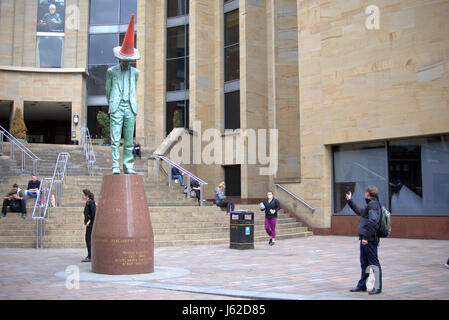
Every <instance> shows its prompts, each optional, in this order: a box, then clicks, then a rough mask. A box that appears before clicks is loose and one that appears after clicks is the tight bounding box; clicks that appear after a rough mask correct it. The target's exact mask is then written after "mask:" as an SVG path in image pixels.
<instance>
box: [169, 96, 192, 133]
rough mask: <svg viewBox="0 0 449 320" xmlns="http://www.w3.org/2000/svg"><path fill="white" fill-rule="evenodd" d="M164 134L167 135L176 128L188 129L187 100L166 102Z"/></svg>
mask: <svg viewBox="0 0 449 320" xmlns="http://www.w3.org/2000/svg"><path fill="white" fill-rule="evenodd" d="M166 115H167V118H166V133H167V135H169V134H170V132H171V131H172V130H173V129H174V128H177V127H181V128H188V127H189V100H186V101H185V103H184V101H174V102H167V110H166Z"/></svg>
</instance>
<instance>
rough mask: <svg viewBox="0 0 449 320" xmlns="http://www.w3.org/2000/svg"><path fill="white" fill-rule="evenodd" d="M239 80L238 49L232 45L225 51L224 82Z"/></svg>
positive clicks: (237, 46)
mask: <svg viewBox="0 0 449 320" xmlns="http://www.w3.org/2000/svg"><path fill="white" fill-rule="evenodd" d="M239 78H240V47H239V45H234V46H232V47H228V48H226V49H225V81H231V80H237V79H239Z"/></svg>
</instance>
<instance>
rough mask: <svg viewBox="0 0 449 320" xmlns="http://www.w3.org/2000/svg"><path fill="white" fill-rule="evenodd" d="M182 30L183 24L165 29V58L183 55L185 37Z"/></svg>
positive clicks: (184, 52)
mask: <svg viewBox="0 0 449 320" xmlns="http://www.w3.org/2000/svg"><path fill="white" fill-rule="evenodd" d="M184 31H185V26H179V27H173V28H168V29H167V59H170V58H177V57H184V56H185V54H186V50H185V46H186V39H185V32H184Z"/></svg>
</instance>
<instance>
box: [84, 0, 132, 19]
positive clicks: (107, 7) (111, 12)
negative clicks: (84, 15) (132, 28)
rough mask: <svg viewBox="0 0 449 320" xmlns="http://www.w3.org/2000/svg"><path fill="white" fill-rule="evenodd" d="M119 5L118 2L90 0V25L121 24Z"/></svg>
mask: <svg viewBox="0 0 449 320" xmlns="http://www.w3.org/2000/svg"><path fill="white" fill-rule="evenodd" d="M119 5H120V2H119V1H117V0H90V25H117V24H119ZM128 22H129V20H128Z"/></svg>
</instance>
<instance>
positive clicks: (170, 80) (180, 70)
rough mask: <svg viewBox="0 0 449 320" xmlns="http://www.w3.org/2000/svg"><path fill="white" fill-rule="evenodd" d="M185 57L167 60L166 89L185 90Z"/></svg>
mask: <svg viewBox="0 0 449 320" xmlns="http://www.w3.org/2000/svg"><path fill="white" fill-rule="evenodd" d="M184 63H185V59H184V58H180V59H173V60H167V91H176V90H185V89H186V83H185V80H186V77H185V70H184V68H185V65H184Z"/></svg>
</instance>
